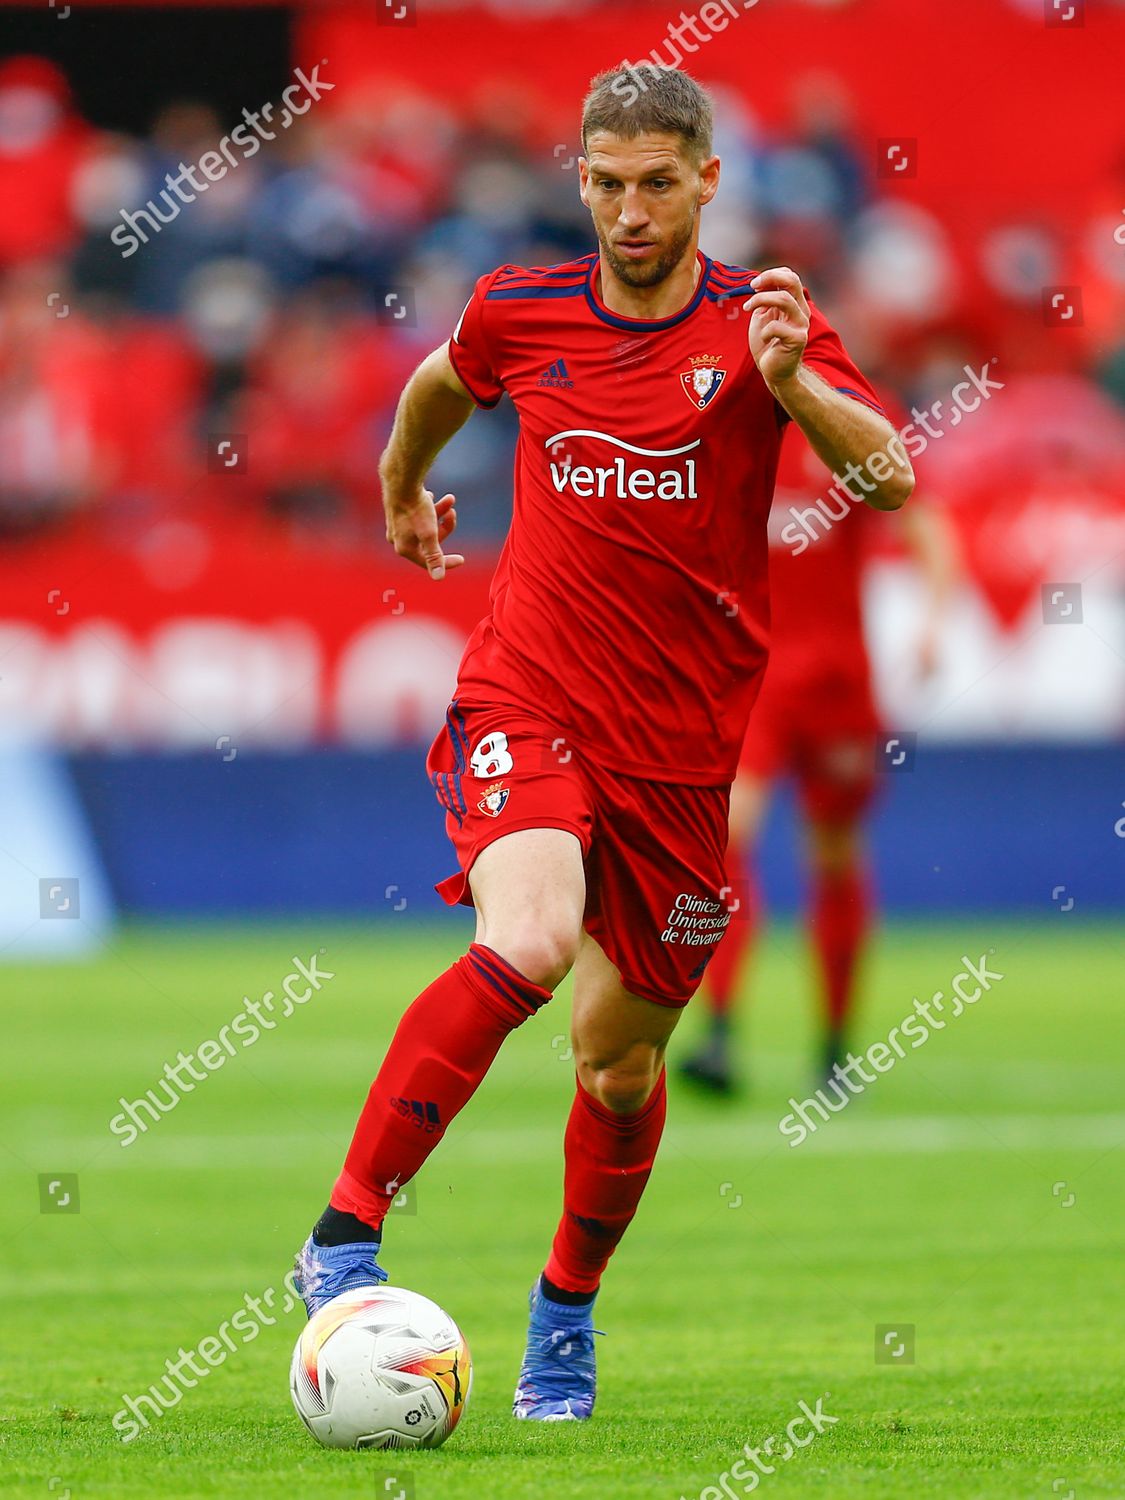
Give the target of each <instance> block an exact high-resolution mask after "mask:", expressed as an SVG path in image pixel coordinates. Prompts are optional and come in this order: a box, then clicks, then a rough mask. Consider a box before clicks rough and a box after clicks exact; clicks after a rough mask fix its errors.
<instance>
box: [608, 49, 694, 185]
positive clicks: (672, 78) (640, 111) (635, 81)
mask: <svg viewBox="0 0 1125 1500" xmlns="http://www.w3.org/2000/svg"><path fill="white" fill-rule="evenodd" d="M712 125H713V117H712V109H711V96H710V94H708V93H707V91H706V89H703V88H701V87H700V86H699V84H698V83H696V81H695V79H694V78H692V77H690V76H689V75H688V74H687V73H684V72H681V70H680V69H679V68H664V67H661V66H660V65H659V64H657V63H653V62H642V63H635V64H630V63H622V64H621V66H620V67H617V68H608V69H607V70H606V71H605V72H604V73H599V74H598V75H597V77H596V78H592V79H591V80H590V92H589V93H588V94H587V95H586V98H585V101H584V103H583V105H582V149H583V151H585V150H586V143H587V141H588V140H589V138H590V136H592V135H593V134H594V132H595V131H598V130H604V131H606V133H607V134H609V135H619V136H624V137H625V138H626V139H627V140H632V139H634V138H635V137H636V136H638V135H645V134H647V133H648V132H649V131H663V132H667V133H668V134H671V135H678V136H679V137H680V138H681V139H682V140H683V142H684V144H685V145H686V146H687V148H688V150H689V152H690V153H691V154H692V155H693V156H694V157H695V159H696V161H697V162H699V161H703V160H704V159H705V158H706V157H708V156H710V155H711V131H712Z"/></svg>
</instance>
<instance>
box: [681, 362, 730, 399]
mask: <svg viewBox="0 0 1125 1500" xmlns="http://www.w3.org/2000/svg"><path fill="white" fill-rule="evenodd" d="M726 378H727V372H726V371H725V370H720V369H719V359H718V356H717V355H714V354H696V355H694V356H693V358H692V361H691V369H690V370H684V371H683V373H682V374H681V375H680V384H681V385H682V386H683V388H684V394H685V395H686V396H687V398H688V400H689V401H690V402H691V404H692V406H694V407H695V408H696V410H697V411H702V410H703V408H704V407H705V406H710V404H711V402H712V401H714V399H715V397H716V396H717V395H718V394H719V387H720V386H721V385H722V383H723V381H724V380H725V379H726Z"/></svg>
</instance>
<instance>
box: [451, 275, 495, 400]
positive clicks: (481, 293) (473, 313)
mask: <svg viewBox="0 0 1125 1500" xmlns="http://www.w3.org/2000/svg"><path fill="white" fill-rule="evenodd" d="M495 275H496V272H495V271H492V272H490V273H489V274H488V275H487V276H482V277H481V278H480V280H479V281H478V282H477V284H476V286H475V287H474V288H473V295H472V296H471V297H470V298H469V300H468V302H467V303H466V304H465V311H464V312H463V313H462V314H461V316H460V318H458V320H457V327H456V328H455V329H454V330H453V337H452V338H451V339H450V340H449V362H450V364H451V365H452V366H453V368H454V370H456V372H457V378H458V379H459V380H460V381H461V384H462V385H463V386H464V387H465V389H466V390H467V391H468V393H469V395H470V396H472V398H473V400H474V401H475V402H476V403H477V405H478V406H485V407H489V406H495V405H496V403H497V402H498V401H499V400H500V397H501V396H502V395H503V394H504V385H503V382H502V380H501V379H500V376H499V375H498V374H497V372H496V368H495V365H494V363H493V356H492V350H491V348H490V347H489V342H488V336H487V333H486V331H485V322H486V320H485V315H484V301H485V297H486V295H487V293H488V289H489V287H490V286H491V285H492V282H493V279H494V277H495ZM494 305H495V304H494Z"/></svg>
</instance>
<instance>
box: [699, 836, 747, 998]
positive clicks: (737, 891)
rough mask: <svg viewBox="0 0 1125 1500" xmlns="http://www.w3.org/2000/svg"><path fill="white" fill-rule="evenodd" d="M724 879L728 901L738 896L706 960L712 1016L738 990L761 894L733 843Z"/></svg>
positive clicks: (707, 996) (707, 987)
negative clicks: (716, 944)
mask: <svg viewBox="0 0 1125 1500" xmlns="http://www.w3.org/2000/svg"><path fill="white" fill-rule="evenodd" d="M726 866H727V881H728V882H729V884H730V887H731V903H730V904H731V905H732V906H733V905H734V902H735V901H736V900H737V902H738V909H737V910H736V911H733V912H732V913H731V919H730V922H729V923H728V925H727V930H726V932H725V933H724V934H723V936H722V938H721V939H720V941H719V945H718V947H717V948H716V949H715V952H714V954H713V955H712V957H711V959H710V961H709V962H708V964H707V969H706V979H705V981H704V983H705V985H706V990H705V994H706V999H707V1005H708V1008H709V1010H710V1012H711V1014H712V1015H713V1016H725V1015H728V1014H729V1012H730V1010H731V1007H732V1005H733V1003H734V998H735V995H736V993H737V990H736V986H737V983H738V976H739V974H740V973H741V972H742V965H743V963H744V961H745V959H746V954H747V951H748V949H749V948H750V945H751V943H753V941H754V939H755V938H756V937H757V935H758V918H759V914H760V909H761V897H760V895H759V892H758V888H757V882H756V881H755V879H754V876H753V873H752V872H751V870H750V868H749V867H748V866H747V865H746V863H745V862H744V860H743V858H742V851H741V850H740V849H738V848H736V846H735V845H734V844H731V846H730V847H729V848H728V850H727V857H726Z"/></svg>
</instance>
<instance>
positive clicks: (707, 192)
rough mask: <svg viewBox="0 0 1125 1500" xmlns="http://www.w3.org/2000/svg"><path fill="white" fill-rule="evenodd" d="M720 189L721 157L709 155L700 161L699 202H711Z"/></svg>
mask: <svg viewBox="0 0 1125 1500" xmlns="http://www.w3.org/2000/svg"><path fill="white" fill-rule="evenodd" d="M718 190H719V158H718V157H717V156H708V157H706V158H705V159H704V160H703V161H701V162H700V163H699V202H700V204H701V205H702V204H704V203H710V201H711V199H712V198H713V197H714V196H715V194H716V193H717V192H718Z"/></svg>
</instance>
